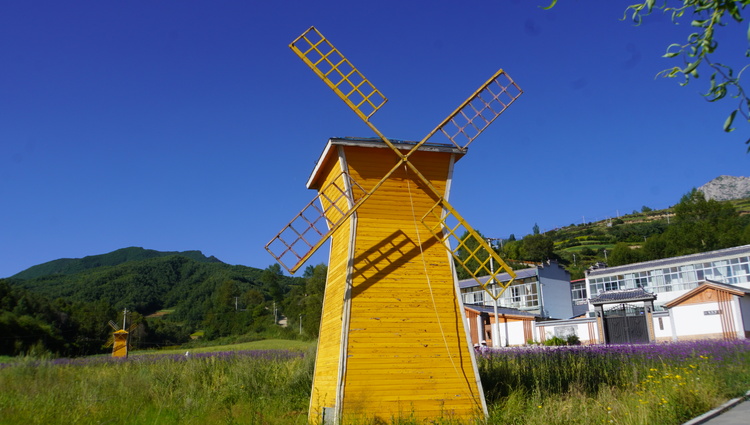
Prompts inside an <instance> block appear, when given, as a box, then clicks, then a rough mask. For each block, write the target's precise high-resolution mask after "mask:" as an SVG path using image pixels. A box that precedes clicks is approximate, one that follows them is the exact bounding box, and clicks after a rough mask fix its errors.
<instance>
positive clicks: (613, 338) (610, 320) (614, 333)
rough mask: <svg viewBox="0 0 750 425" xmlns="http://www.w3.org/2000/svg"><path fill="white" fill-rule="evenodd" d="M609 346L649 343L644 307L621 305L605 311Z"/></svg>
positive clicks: (605, 326) (605, 325)
mask: <svg viewBox="0 0 750 425" xmlns="http://www.w3.org/2000/svg"><path fill="white" fill-rule="evenodd" d="M604 328H605V330H606V334H605V335H606V341H607V344H641V343H648V342H649V336H648V324H647V323H646V312H645V311H644V308H643V307H639V306H634V305H631V304H620V305H618V306H617V307H614V308H611V309H609V310H604Z"/></svg>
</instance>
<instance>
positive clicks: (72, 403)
mask: <svg viewBox="0 0 750 425" xmlns="http://www.w3.org/2000/svg"><path fill="white" fill-rule="evenodd" d="M313 357H314V356H313V355H310V354H309V353H308V354H307V355H305V354H303V353H301V352H289V351H249V352H242V351H237V352H220V353H198V354H195V355H192V354H191V355H189V356H187V357H186V356H184V355H168V356H136V357H131V358H130V359H127V360H122V361H115V360H112V359H109V358H104V357H99V358H89V359H73V360H57V361H41V362H39V361H31V360H29V361H25V362H20V363H14V364H10V365H7V366H6V367H4V368H3V369H1V370H0V388H2V391H0V423H8V424H11V423H13V424H50V423H66V424H72V423H85V424H94V423H96V424H99V423H106V424H233V423H243V424H264V425H266V424H268V425H275V424H304V423H306V420H307V419H306V418H307V415H306V411H307V406H308V401H309V394H310V386H311V385H312V369H313Z"/></svg>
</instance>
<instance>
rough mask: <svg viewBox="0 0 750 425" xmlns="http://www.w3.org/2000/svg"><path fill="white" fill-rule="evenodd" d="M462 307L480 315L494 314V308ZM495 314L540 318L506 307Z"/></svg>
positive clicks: (465, 305)
mask: <svg viewBox="0 0 750 425" xmlns="http://www.w3.org/2000/svg"><path fill="white" fill-rule="evenodd" d="M464 307H466V308H468V309H471V310H474V311H478V312H480V313H489V314H495V308H494V307H491V306H486V305H476V304H464ZM497 314H507V315H513V316H527V317H541V316H539V315H538V314H534V313H529V312H528V311H523V310H518V309H515V308H507V307H498V308H497Z"/></svg>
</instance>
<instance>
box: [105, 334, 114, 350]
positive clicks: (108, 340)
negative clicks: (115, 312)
mask: <svg viewBox="0 0 750 425" xmlns="http://www.w3.org/2000/svg"><path fill="white" fill-rule="evenodd" d="M114 343H115V336H114V335H110V336H109V339H107V342H105V343H104V345H103V346H102V348H109V347H111V346H113V345H114Z"/></svg>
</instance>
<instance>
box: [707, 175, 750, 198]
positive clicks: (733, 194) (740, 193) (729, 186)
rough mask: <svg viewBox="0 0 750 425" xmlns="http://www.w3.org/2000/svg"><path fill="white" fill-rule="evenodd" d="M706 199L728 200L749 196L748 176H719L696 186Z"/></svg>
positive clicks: (749, 181) (749, 183)
mask: <svg viewBox="0 0 750 425" xmlns="http://www.w3.org/2000/svg"><path fill="white" fill-rule="evenodd" d="M698 190H699V191H701V192H703V194H704V195H705V196H706V199H713V200H716V201H730V200H732V199H742V198H748V197H750V177H734V176H719V177H717V178H715V179H713V180H711V181H710V182H708V183H706V184H704V185H703V186H701V187H699V188H698Z"/></svg>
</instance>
